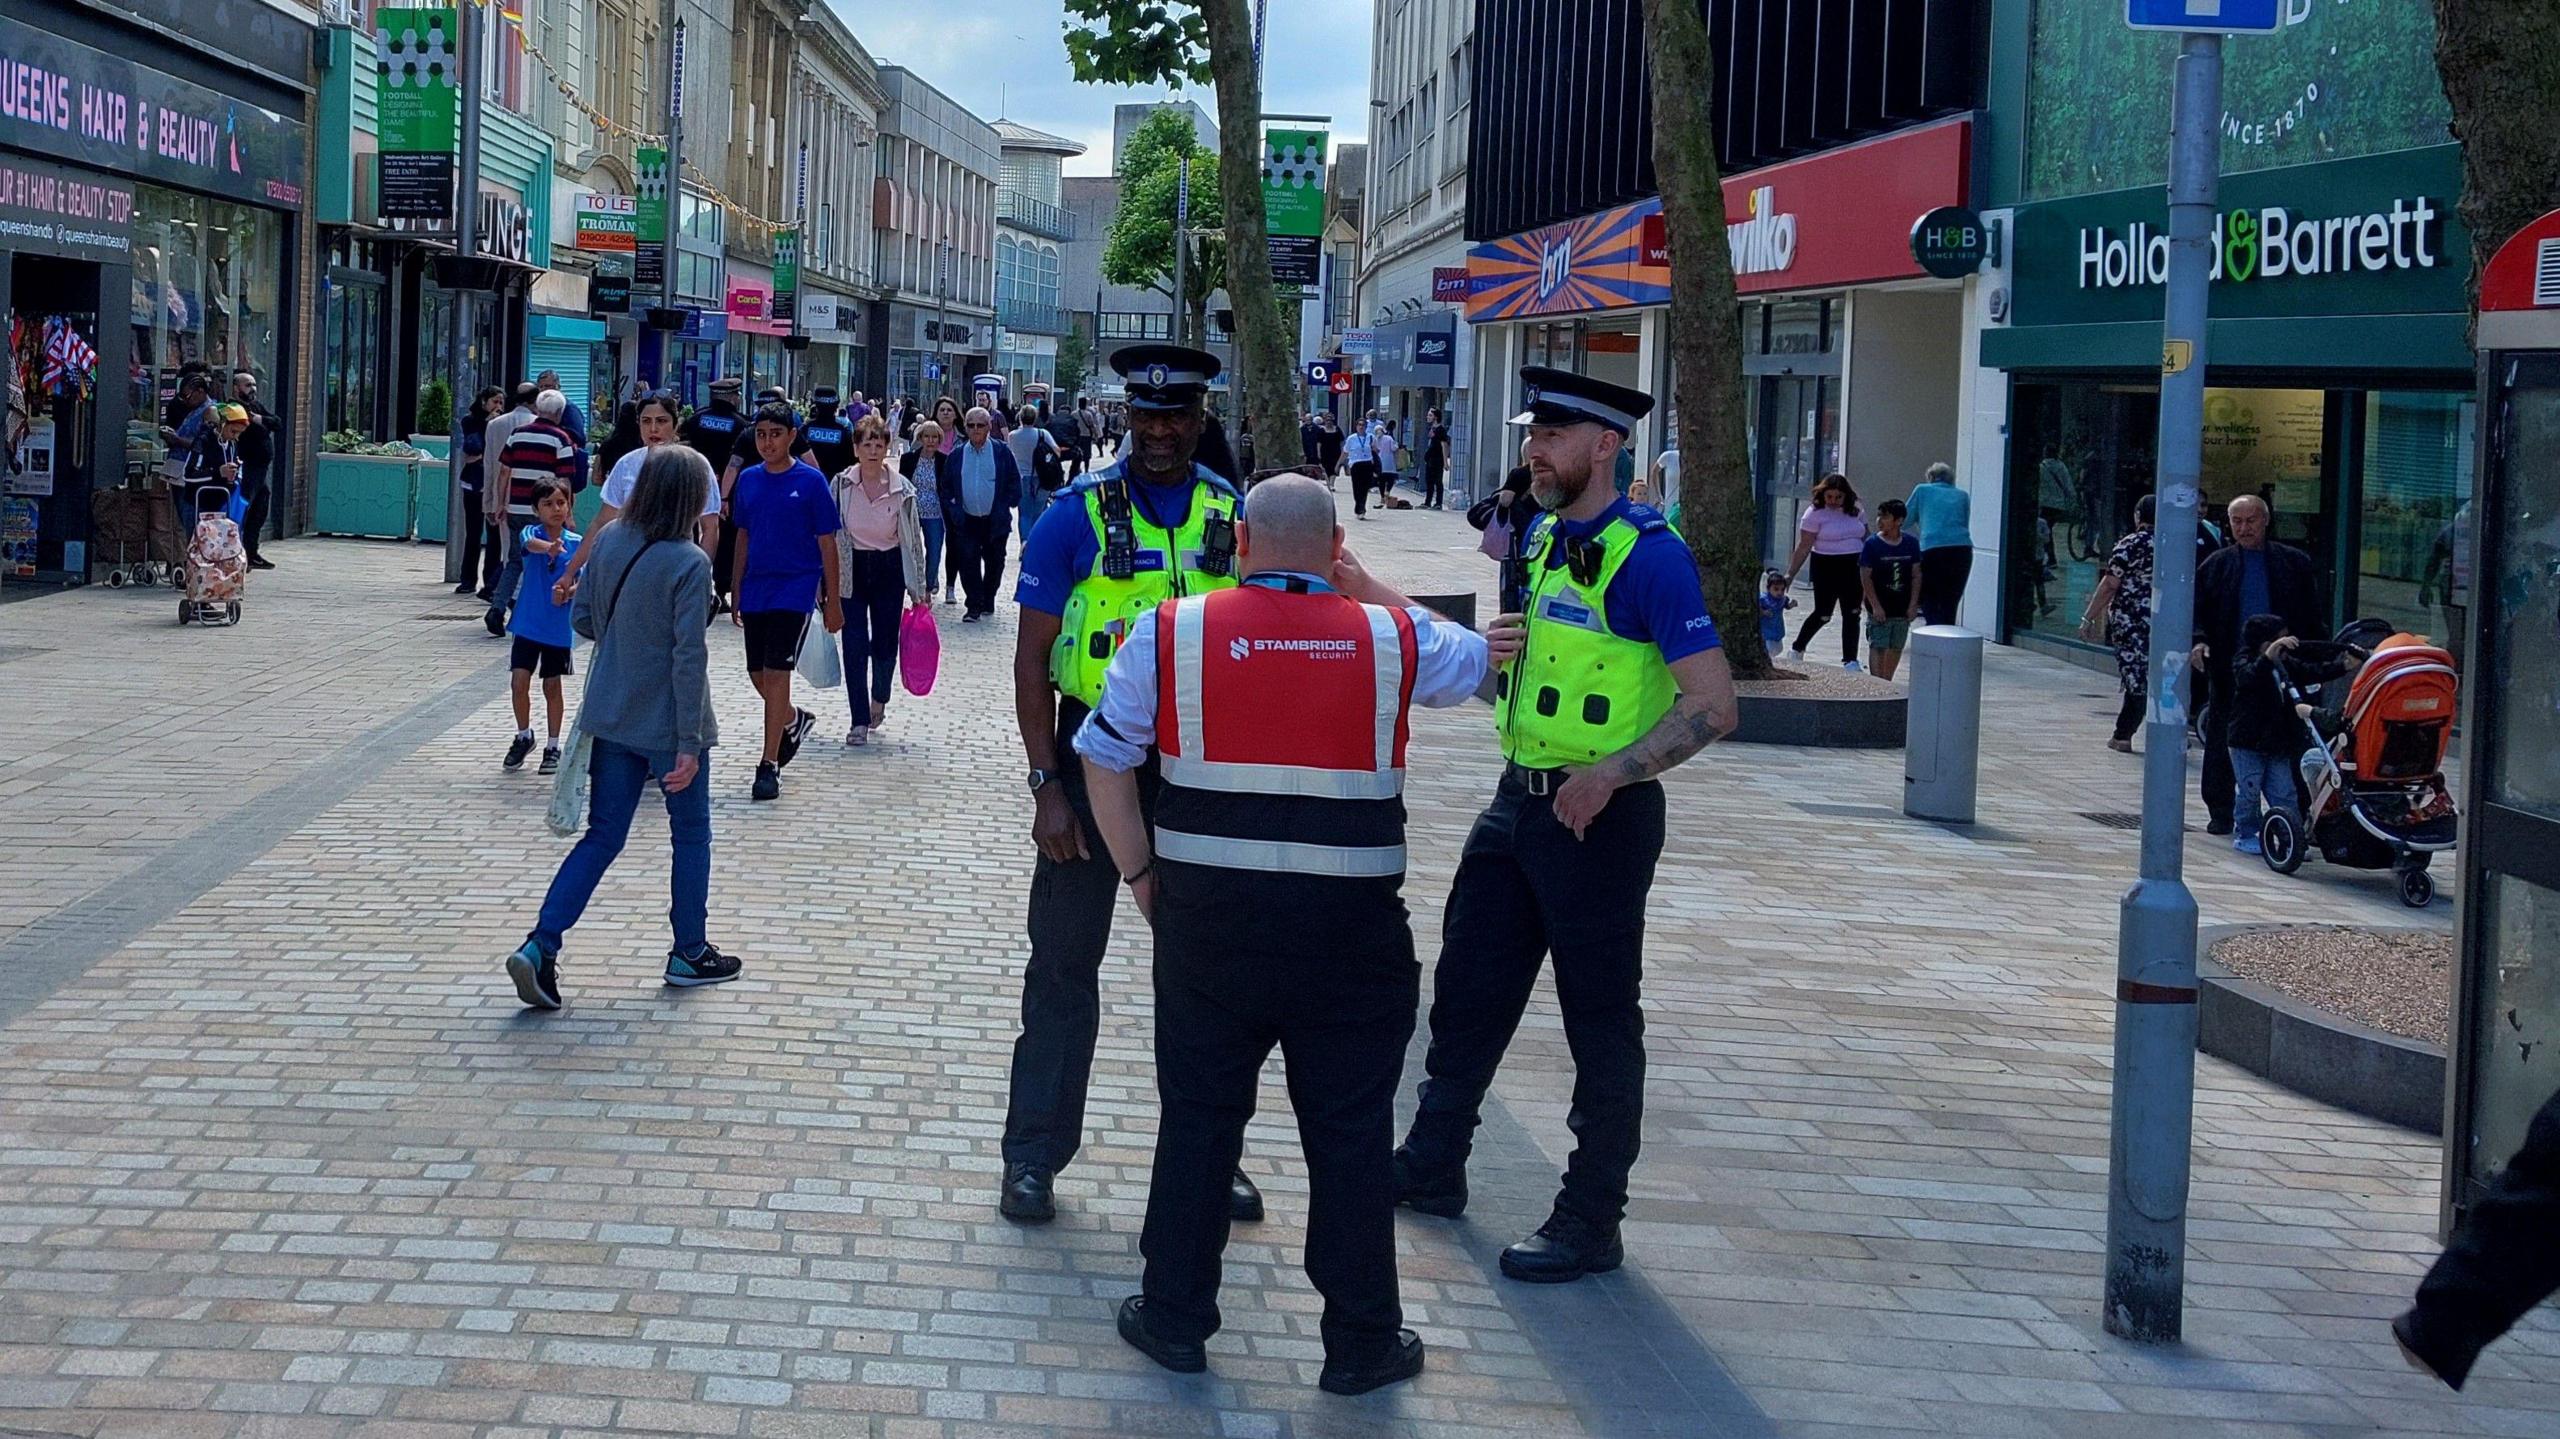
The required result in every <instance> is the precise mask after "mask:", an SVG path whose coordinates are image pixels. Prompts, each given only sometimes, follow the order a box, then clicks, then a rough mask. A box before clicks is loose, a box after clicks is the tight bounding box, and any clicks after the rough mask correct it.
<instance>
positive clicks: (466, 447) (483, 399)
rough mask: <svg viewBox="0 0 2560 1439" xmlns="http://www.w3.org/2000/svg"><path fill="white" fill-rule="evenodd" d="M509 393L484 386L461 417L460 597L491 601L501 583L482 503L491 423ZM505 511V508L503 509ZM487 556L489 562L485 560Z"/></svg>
mask: <svg viewBox="0 0 2560 1439" xmlns="http://www.w3.org/2000/svg"><path fill="white" fill-rule="evenodd" d="M506 398H507V392H506V391H504V390H502V389H499V388H498V387H497V386H495V385H483V386H481V387H480V393H479V394H478V395H476V396H474V397H473V398H472V401H471V408H470V410H469V411H468V412H466V413H465V414H464V415H463V417H462V472H461V475H460V477H459V478H458V479H457V480H456V481H455V483H456V484H459V485H460V486H461V487H462V583H460V584H458V585H455V586H454V587H453V592H454V593H455V594H457V595H477V596H479V597H480V598H481V599H484V600H485V599H487V598H489V596H490V594H491V592H492V591H493V590H494V588H495V587H496V585H497V583H498V558H499V556H498V544H497V540H496V538H495V537H494V536H491V535H489V534H487V533H486V531H487V530H488V528H489V514H488V510H487V507H486V504H485V502H484V501H483V500H482V499H481V497H480V496H481V485H482V482H483V480H482V477H483V476H484V475H486V474H487V472H488V458H489V454H488V444H489V420H490V417H491V416H493V415H495V414H497V413H498V412H499V411H500V410H502V409H504V408H506ZM502 508H503V507H502ZM483 554H486V555H487V559H485V560H484V559H482V558H481V557H482V555H483Z"/></svg>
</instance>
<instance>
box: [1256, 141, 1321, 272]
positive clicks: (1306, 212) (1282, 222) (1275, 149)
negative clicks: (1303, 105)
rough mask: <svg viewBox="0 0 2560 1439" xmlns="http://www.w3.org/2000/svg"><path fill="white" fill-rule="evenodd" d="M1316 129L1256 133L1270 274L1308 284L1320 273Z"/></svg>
mask: <svg viewBox="0 0 2560 1439" xmlns="http://www.w3.org/2000/svg"><path fill="white" fill-rule="evenodd" d="M1329 139H1330V137H1329V136H1328V135H1327V134H1326V132H1324V131H1322V130H1266V131H1264V132H1263V135H1262V210H1263V216H1264V218H1265V219H1266V220H1267V221H1268V222H1269V230H1268V233H1269V235H1270V248H1271V279H1272V283H1274V284H1278V285H1297V286H1301V287H1304V286H1312V285H1315V284H1317V283H1319V282H1320V281H1321V280H1322V279H1323V263H1324V240H1323V236H1324V169H1325V147H1326V145H1327V143H1328V141H1329Z"/></svg>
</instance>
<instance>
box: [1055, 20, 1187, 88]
mask: <svg viewBox="0 0 2560 1439" xmlns="http://www.w3.org/2000/svg"><path fill="white" fill-rule="evenodd" d="M1067 17H1068V20H1067V63H1068V64H1069V65H1070V66H1072V67H1073V68H1074V70H1075V75H1076V78H1077V79H1079V80H1083V81H1085V82H1087V83H1089V84H1097V85H1158V84H1170V85H1182V84H1185V83H1189V84H1193V85H1206V84H1208V83H1209V28H1208V22H1207V21H1206V20H1204V19H1202V18H1201V15H1200V11H1199V8H1198V7H1197V6H1196V5H1193V4H1189V3H1184V4H1163V3H1157V0H1140V3H1132V0H1067ZM1078 20H1082V21H1085V22H1086V23H1085V24H1082V25H1079V24H1077V23H1075V22H1076V21H1078Z"/></svg>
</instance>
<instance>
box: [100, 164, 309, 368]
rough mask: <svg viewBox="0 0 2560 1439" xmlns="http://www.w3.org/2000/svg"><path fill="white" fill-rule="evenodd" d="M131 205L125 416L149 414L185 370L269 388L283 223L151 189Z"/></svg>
mask: <svg viewBox="0 0 2560 1439" xmlns="http://www.w3.org/2000/svg"><path fill="white" fill-rule="evenodd" d="M135 200H136V206H135V216H134V225H133V232H134V241H133V300H132V307H131V310H132V313H131V323H132V326H133V374H132V383H133V394H132V402H133V413H134V414H135V415H137V416H142V415H151V414H156V413H158V412H159V410H160V408H161V406H162V405H163V404H164V403H165V402H166V401H167V400H168V399H170V398H171V397H173V396H174V395H175V394H176V393H177V382H178V371H179V369H180V368H181V367H182V366H185V365H189V364H202V365H205V366H208V367H210V368H211V369H213V370H215V371H216V372H219V373H222V374H225V375H227V374H228V372H229V371H231V370H234V369H247V370H251V371H254V372H256V373H257V374H258V375H259V376H260V377H261V378H263V379H267V380H269V381H270V383H272V379H273V377H274V375H275V374H276V357H277V349H278V347H277V327H278V325H279V323H280V318H281V315H282V308H281V305H280V303H279V297H278V293H277V287H278V286H279V285H280V284H281V282H282V280H283V276H284V227H285V220H284V218H283V217H281V216H278V215H274V214H271V213H269V212H267V211H264V210H258V209H253V208H250V207H249V206H246V205H234V204H231V203H229V202H227V201H223V200H215V199H209V198H207V197H204V196H201V195H190V194H183V193H181V192H178V191H175V190H164V189H162V188H160V187H158V186H156V185H139V186H136V187H135Z"/></svg>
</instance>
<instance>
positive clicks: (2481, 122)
mask: <svg viewBox="0 0 2560 1439" xmlns="http://www.w3.org/2000/svg"><path fill="white" fill-rule="evenodd" d="M2433 8H2434V11H2435V20H2436V69H2437V71H2438V72H2439V73H2440V74H2441V75H2442V76H2443V77H2444V90H2445V94H2446V96H2447V97H2449V99H2450V101H2451V104H2452V107H2453V128H2454V132H2455V133H2456V134H2459V135H2460V136H2461V137H2462V176H2463V183H2462V222H2463V223H2464V224H2465V225H2468V226H2470V227H2471V243H2472V247H2473V250H2472V253H2473V257H2474V260H2475V264H2474V267H2473V269H2472V273H2471V293H2472V302H2473V304H2474V305H2475V306H2476V305H2477V304H2478V303H2479V293H2480V271H2481V270H2482V269H2484V268H2486V267H2487V266H2488V263H2489V261H2490V259H2491V258H2492V257H2493V256H2495V255H2496V254H2497V253H2498V247H2499V246H2501V245H2503V244H2505V243H2506V242H2507V240H2508V239H2509V238H2510V237H2512V236H2513V235H2514V234H2515V233H2516V232H2517V231H2518V230H2521V229H2523V228H2524V227H2525V226H2527V225H2530V224H2532V223H2533V222H2534V221H2535V220H2536V219H2538V218H2540V217H2541V216H2542V215H2543V214H2544V213H2545V212H2546V211H2549V210H2553V209H2560V143H2554V142H2553V139H2552V126H2551V105H2552V101H2553V99H2554V98H2555V97H2560V5H2555V4H2553V3H2552V0H2435V5H2434V7H2433Z"/></svg>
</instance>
